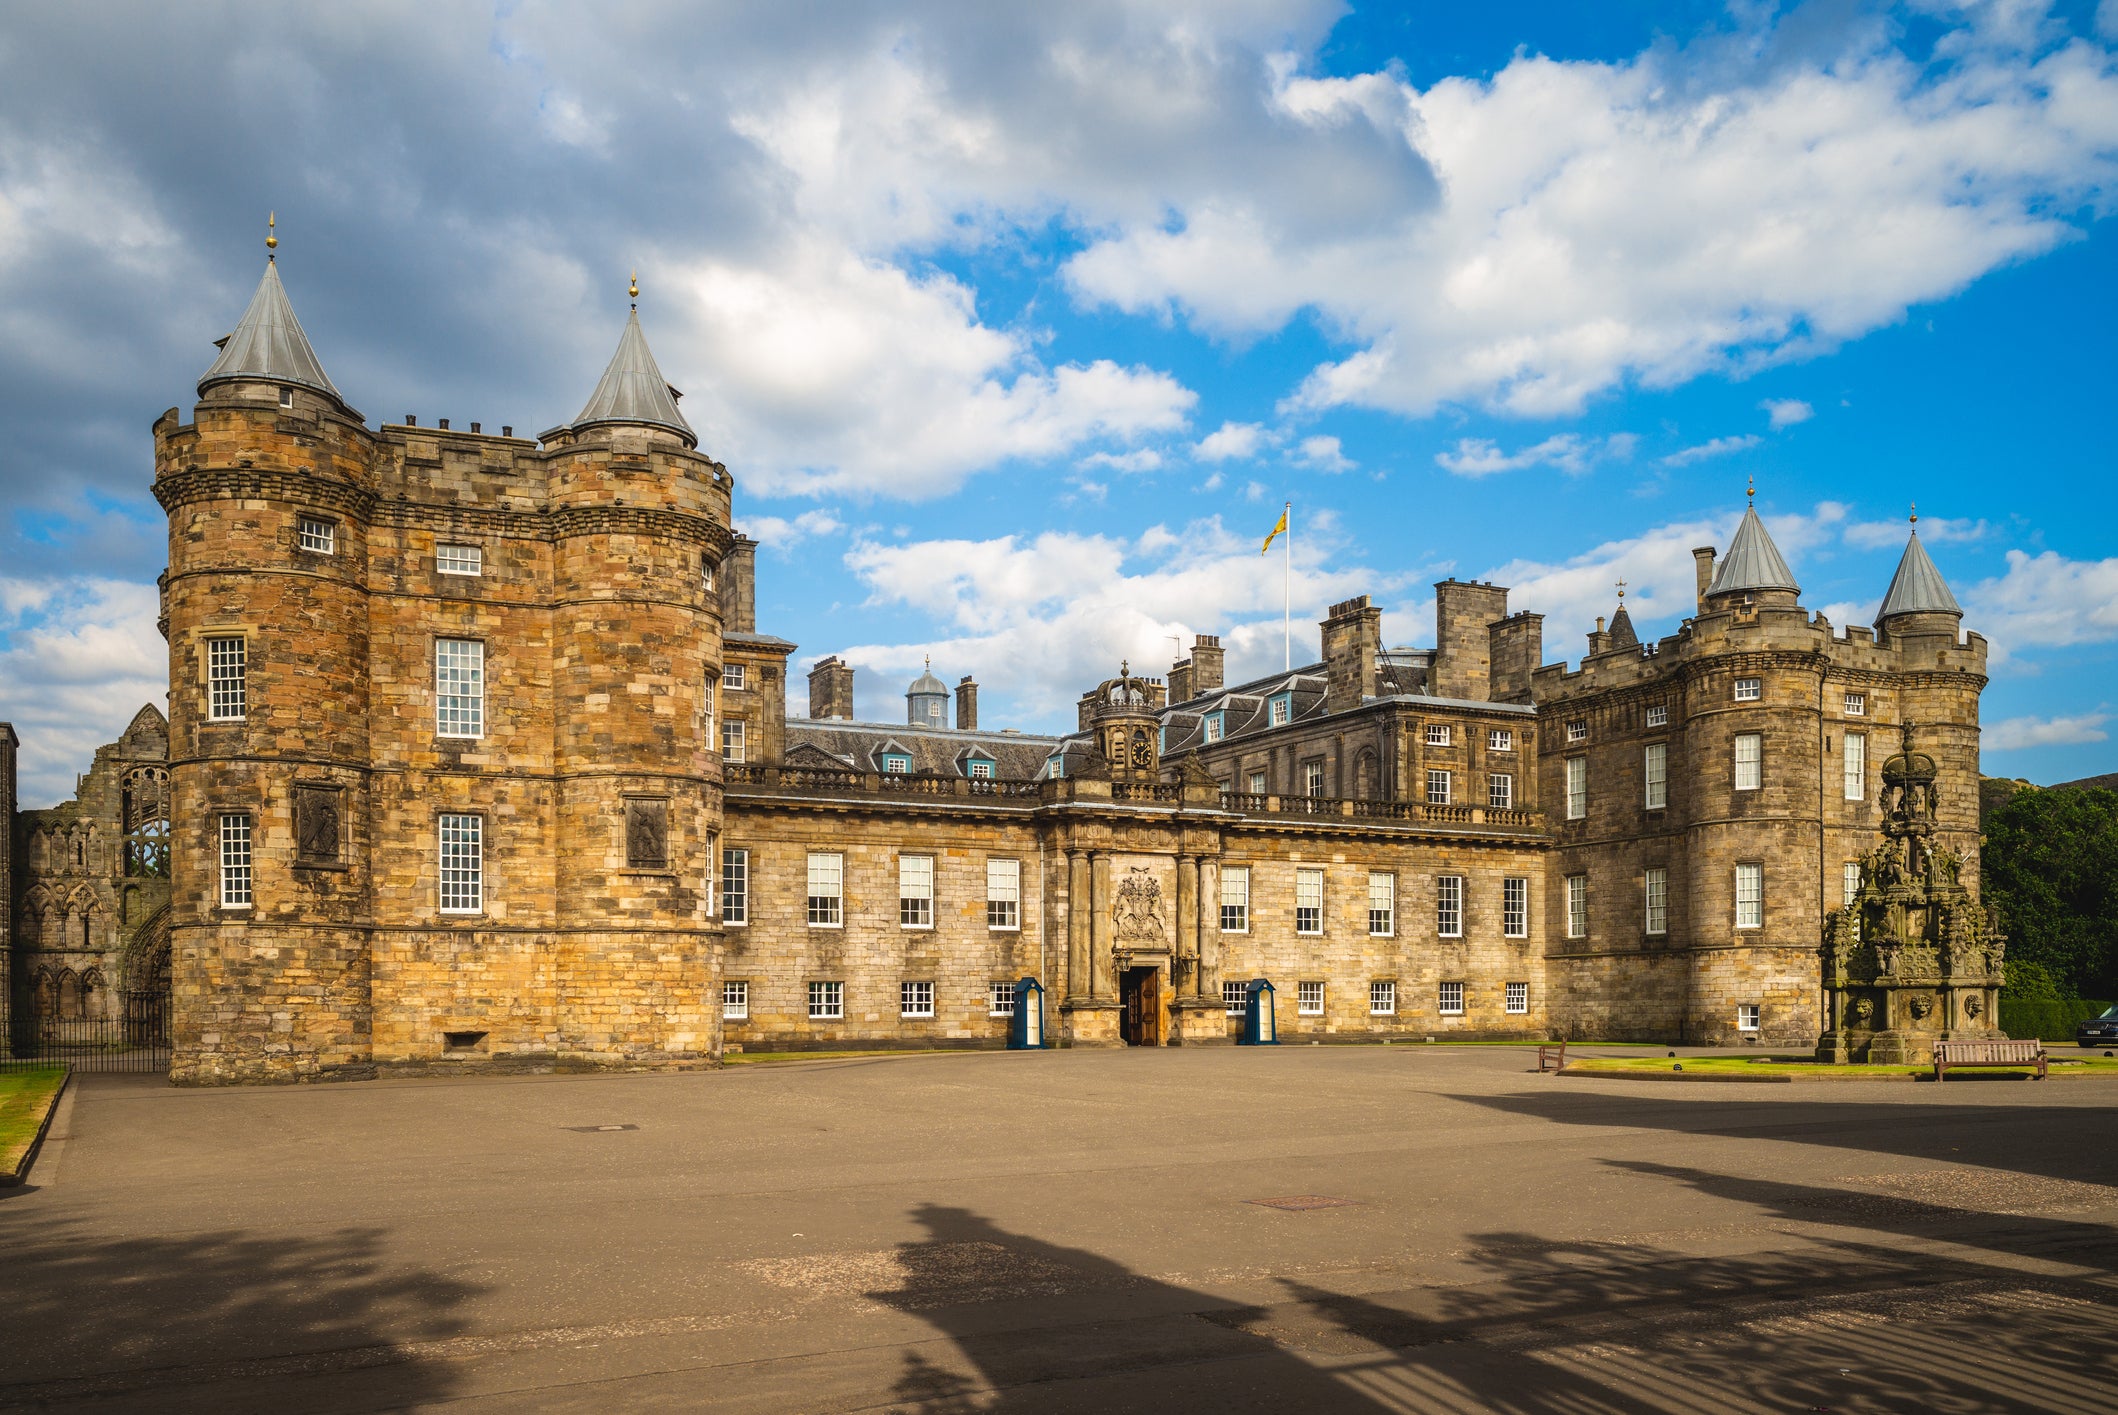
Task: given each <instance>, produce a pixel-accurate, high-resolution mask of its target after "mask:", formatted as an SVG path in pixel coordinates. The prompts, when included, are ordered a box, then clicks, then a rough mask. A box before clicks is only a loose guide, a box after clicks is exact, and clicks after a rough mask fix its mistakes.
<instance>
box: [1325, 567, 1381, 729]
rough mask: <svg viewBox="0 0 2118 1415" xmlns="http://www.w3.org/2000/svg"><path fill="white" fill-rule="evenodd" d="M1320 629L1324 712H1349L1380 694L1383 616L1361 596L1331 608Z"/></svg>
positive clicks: (1366, 598) (1365, 597)
mask: <svg viewBox="0 0 2118 1415" xmlns="http://www.w3.org/2000/svg"><path fill="white" fill-rule="evenodd" d="M1323 629H1324V711H1326V712H1348V711H1351V710H1352V709H1354V708H1357V707H1359V706H1360V705H1361V703H1362V702H1364V701H1365V700H1367V699H1369V698H1372V697H1374V696H1376V694H1377V692H1378V691H1379V686H1380V676H1381V665H1380V663H1379V660H1380V659H1381V657H1382V652H1383V612H1382V611H1381V610H1380V609H1376V608H1374V607H1373V606H1371V605H1370V604H1369V603H1368V596H1366V595H1360V596H1357V597H1356V598H1353V599H1349V600H1346V601H1345V602H1343V603H1341V604H1334V605H1332V606H1331V616H1330V617H1329V618H1328V619H1326V620H1325V621H1324V625H1323Z"/></svg>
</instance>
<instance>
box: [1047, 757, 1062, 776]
mask: <svg viewBox="0 0 2118 1415" xmlns="http://www.w3.org/2000/svg"><path fill="white" fill-rule="evenodd" d="M1044 774H1045V777H1046V778H1047V779H1048V780H1051V781H1063V780H1065V779H1066V758H1065V757H1053V758H1052V759H1051V760H1050V761H1048V762H1046V763H1045V764H1044Z"/></svg>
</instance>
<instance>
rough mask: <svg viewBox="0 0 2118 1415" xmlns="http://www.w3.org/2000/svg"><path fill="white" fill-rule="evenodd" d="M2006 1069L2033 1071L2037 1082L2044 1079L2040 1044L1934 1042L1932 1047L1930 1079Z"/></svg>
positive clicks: (2042, 1052)
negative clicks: (1957, 1072) (1961, 1071)
mask: <svg viewBox="0 0 2118 1415" xmlns="http://www.w3.org/2000/svg"><path fill="white" fill-rule="evenodd" d="M1984 1066H2007V1067H2024V1066H2034V1067H2036V1068H2037V1079H2038V1080H2040V1081H2042V1080H2043V1079H2044V1078H2045V1059H2044V1043H2043V1042H2009V1041H1998V1042H1936V1043H1935V1044H1934V1079H1935V1080H1937V1081H1942V1080H1946V1079H1948V1075H1949V1073H1950V1072H1951V1071H1954V1070H1957V1069H1960V1068H1963V1067H1984Z"/></svg>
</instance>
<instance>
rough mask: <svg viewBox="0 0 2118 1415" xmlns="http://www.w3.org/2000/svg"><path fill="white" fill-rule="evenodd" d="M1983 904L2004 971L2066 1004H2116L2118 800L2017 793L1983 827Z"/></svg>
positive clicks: (2102, 795) (2081, 793) (2100, 795)
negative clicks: (2042, 979) (2043, 984)
mask: <svg viewBox="0 0 2118 1415" xmlns="http://www.w3.org/2000/svg"><path fill="white" fill-rule="evenodd" d="M1982 858H1983V861H1984V864H1983V880H1984V885H1985V891H1984V892H1985V898H1986V900H1987V901H1988V902H1989V903H1991V904H1993V905H1996V906H1997V907H1998V908H1999V910H2000V924H2001V928H2002V929H2003V930H2004V931H2005V932H2006V933H2007V935H2008V964H2009V967H2010V969H2011V970H2012V969H2013V968H2015V967H2016V965H2018V964H2029V965H2031V969H2026V970H2025V971H2024V976H2023V982H2024V983H2026V984H2031V983H2033V982H2034V980H2036V973H2035V972H2034V971H2032V970H2042V971H2043V973H2045V974H2046V975H2048V976H2049V978H2050V980H2051V982H2052V984H2053V985H2054V986H2055V987H2056V989H2057V991H2059V992H2060V993H2062V994H2065V995H2067V996H2070V997H2096V998H2109V997H2118V791H2108V790H2100V789H2083V788H2078V787H2065V788H2055V789H2053V790H2047V791H2035V790H2030V791H2019V792H2017V793H2016V794H2015V795H2014V796H2012V797H2011V798H2009V799H2008V800H2007V801H2006V802H2005V804H2002V805H2000V806H1999V807H1998V808H1996V809H1995V810H1994V811H1993V812H1992V813H1991V814H1990V815H1988V816H1987V818H1986V821H1985V845H1984V851H1983V856H1982Z"/></svg>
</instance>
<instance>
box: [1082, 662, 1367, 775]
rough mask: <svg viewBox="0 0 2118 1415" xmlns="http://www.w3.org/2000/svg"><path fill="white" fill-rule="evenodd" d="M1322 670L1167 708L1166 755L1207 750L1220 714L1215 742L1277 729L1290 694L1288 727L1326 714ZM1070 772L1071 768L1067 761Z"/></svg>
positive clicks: (1222, 691)
mask: <svg viewBox="0 0 2118 1415" xmlns="http://www.w3.org/2000/svg"><path fill="white" fill-rule="evenodd" d="M1324 688H1325V679H1324V665H1323V664H1321V663H1314V664H1309V665H1307V666H1306V667H1302V668H1297V669H1293V670H1291V671H1287V672H1281V673H1275V674H1271V675H1269V676H1267V677H1264V678H1257V679H1253V680H1251V681H1250V682H1248V683H1241V684H1238V685H1237V686H1235V687H1233V688H1222V689H1219V690H1217V691H1215V692H1211V693H1203V694H1201V695H1200V696H1198V697H1196V698H1193V699H1191V700H1190V701H1189V702H1183V703H1178V704H1176V705H1175V706H1173V707H1168V708H1164V709H1163V710H1162V712H1161V718H1162V755H1163V757H1164V758H1169V757H1174V756H1177V755H1179V754H1180V753H1183V752H1188V751H1190V750H1191V749H1192V748H1194V747H1201V746H1205V745H1206V719H1207V718H1208V717H1210V716H1212V715H1213V714H1214V713H1219V714H1221V735H1220V737H1219V738H1218V739H1216V741H1217V742H1229V741H1234V740H1235V739H1236V738H1238V737H1245V736H1250V735H1253V734H1255V733H1259V732H1264V731H1267V730H1269V729H1272V728H1273V727H1274V725H1275V724H1274V723H1273V722H1272V718H1271V703H1272V700H1273V699H1274V698H1277V697H1280V696H1281V695H1283V694H1284V695H1287V697H1288V699H1289V712H1288V714H1287V722H1285V723H1281V724H1278V725H1279V726H1287V725H1290V724H1293V723H1297V722H1304V721H1307V720H1309V719H1311V718H1318V717H1322V716H1323V715H1324ZM1068 766H1069V767H1071V766H1072V763H1071V762H1069V763H1068Z"/></svg>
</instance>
